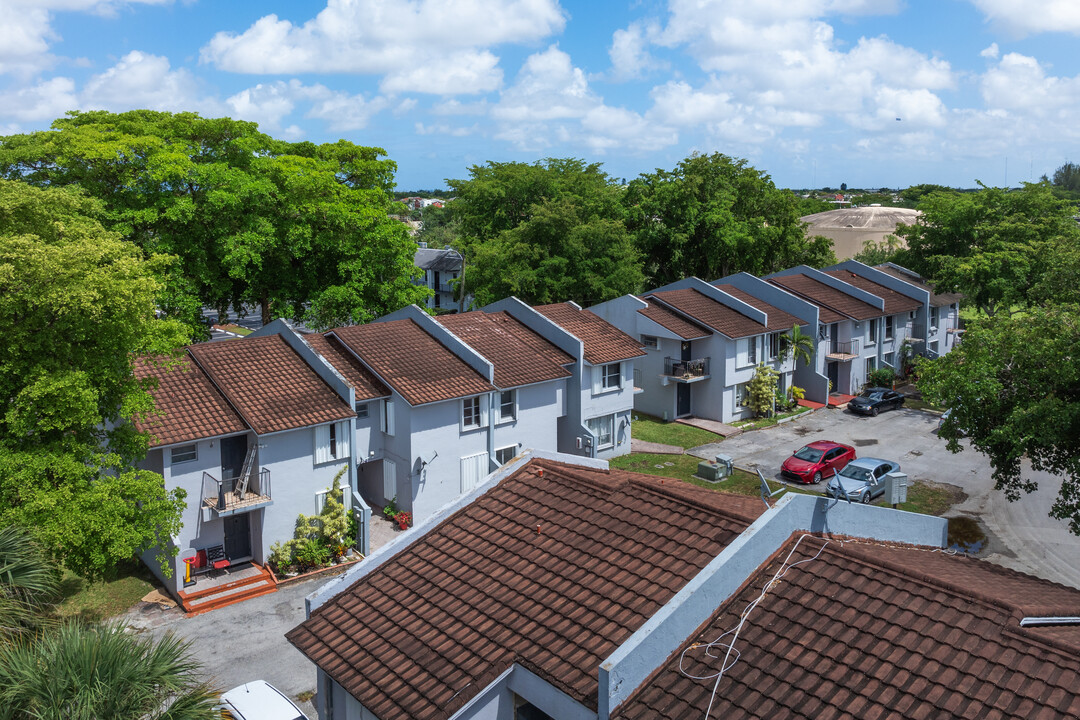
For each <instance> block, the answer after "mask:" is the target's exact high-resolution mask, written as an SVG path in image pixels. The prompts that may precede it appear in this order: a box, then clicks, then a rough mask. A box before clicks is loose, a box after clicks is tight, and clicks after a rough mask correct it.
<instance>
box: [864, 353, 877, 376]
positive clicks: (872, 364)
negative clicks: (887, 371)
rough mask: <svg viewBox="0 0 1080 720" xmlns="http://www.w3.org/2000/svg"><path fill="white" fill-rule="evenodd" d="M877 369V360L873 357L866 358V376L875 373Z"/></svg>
mask: <svg viewBox="0 0 1080 720" xmlns="http://www.w3.org/2000/svg"><path fill="white" fill-rule="evenodd" d="M876 368H877V358H872V357H868V358H866V374H867V375H869V374H870V373H872V372H874V370H875V369H876Z"/></svg>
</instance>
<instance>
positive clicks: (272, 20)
mask: <svg viewBox="0 0 1080 720" xmlns="http://www.w3.org/2000/svg"><path fill="white" fill-rule="evenodd" d="M565 22H566V18H565V16H564V14H563V12H562V10H561V8H560V7H559V6H558V3H557V2H556V1H555V0H502V1H500V0H406V1H405V2H402V1H401V0H329V2H328V4H327V7H326V8H325V9H324V10H323V11H322V12H320V13H319V14H318V15H316V16H315V18H313V19H311V20H309V21H307V22H306V23H304V24H303V25H294V24H293V23H292V22H290V21H289V20H283V19H280V18H278V17H277V16H276V15H267V16H265V17H263V18H260V19H259V20H258V21H256V22H255V23H254V24H253V25H252V26H251V27H250V28H248V29H247V30H246V31H244V32H243V33H241V34H239V35H236V34H234V33H228V32H219V33H217V34H216V35H215V36H214V37H213V38H212V39H211V40H210V42H209V44H207V45H206V46H205V47H203V48H202V51H201V58H202V60H203V62H210V63H214V64H215V65H217V66H218V67H219V68H221V69H223V70H230V71H233V72H243V73H283V74H295V73H304V72H352V73H369V74H378V75H385V76H386V77H385V79H384V81H383V82H384V88H383V89H384V91H386V92H405V91H414V92H425V93H434V94H444V95H452V94H458V93H479V92H488V91H490V90H493V89H495V88H496V87H498V85H499V83H500V82H501V80H502V72H501V71H500V70H499V69H498V67H497V65H498V58H497V57H495V56H494V55H493V54H492V53H491V52H489V51H488V50H487V48H489V47H492V46H495V45H498V44H501V43H515V42H534V41H536V40H539V39H541V38H544V37H546V36H548V35H550V34H552V33H555V32H559V31H561V30H562V28H563V27H564V25H565Z"/></svg>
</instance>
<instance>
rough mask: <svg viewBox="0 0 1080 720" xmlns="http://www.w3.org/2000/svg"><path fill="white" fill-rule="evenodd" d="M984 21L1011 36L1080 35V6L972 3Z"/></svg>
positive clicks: (1046, 1) (1035, 0) (993, 0)
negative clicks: (1062, 33) (1043, 34)
mask: <svg viewBox="0 0 1080 720" xmlns="http://www.w3.org/2000/svg"><path fill="white" fill-rule="evenodd" d="M971 4H972V5H974V6H975V7H976V8H978V9H979V10H980V11H981V12H982V13H983V14H984V15H985V16H986V19H987V21H989V22H990V23H992V24H993V25H995V26H996V27H998V28H1000V29H1001V30H1002V31H1004V32H1006V33H1009V34H1010V35H1013V36H1019V37H1023V36H1025V35H1034V34H1037V33H1044V32H1064V33H1071V34H1073V35H1080V3H1077V2H1076V0H1024V2H1017V0H971Z"/></svg>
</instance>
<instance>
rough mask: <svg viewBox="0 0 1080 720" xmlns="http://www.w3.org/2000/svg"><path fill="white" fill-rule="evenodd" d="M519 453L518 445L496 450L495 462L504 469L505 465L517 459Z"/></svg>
mask: <svg viewBox="0 0 1080 720" xmlns="http://www.w3.org/2000/svg"><path fill="white" fill-rule="evenodd" d="M517 451H518V446H517V444H514V445H507V446H506V447H501V448H495V462H497V463H499V467H502V466H503V465H505V464H506V463H508V462H510V461H511V460H513V459H514V458H516V457H517Z"/></svg>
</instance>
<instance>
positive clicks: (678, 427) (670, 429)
mask: <svg viewBox="0 0 1080 720" xmlns="http://www.w3.org/2000/svg"><path fill="white" fill-rule="evenodd" d="M630 436H631V437H632V438H634V439H635V440H643V441H645V442H654V443H663V444H664V445H678V446H679V447H681V448H692V447H697V446H698V445H705V444H707V443H714V442H720V441H721V440H723V439H724V438H723V437H722V436H720V435H717V434H716V433H711V432H709V431H708V430H702V429H701V428H696V427H694V426H692V425H684V424H683V423H678V422H664V421H663V420H660V419H659V418H655V417H653V416H651V415H643V414H641V413H634V422H633V424H631V425H630Z"/></svg>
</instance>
